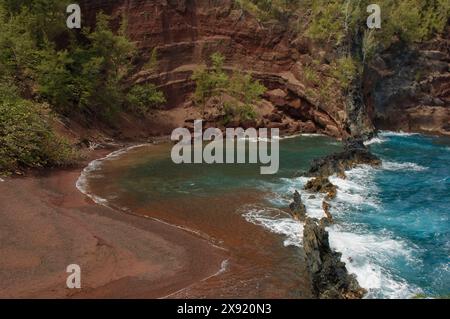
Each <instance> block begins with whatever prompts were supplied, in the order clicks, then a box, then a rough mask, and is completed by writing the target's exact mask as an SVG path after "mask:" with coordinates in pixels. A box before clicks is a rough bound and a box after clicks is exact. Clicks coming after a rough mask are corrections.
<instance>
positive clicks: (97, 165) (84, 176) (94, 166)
mask: <svg viewBox="0 0 450 319" xmlns="http://www.w3.org/2000/svg"><path fill="white" fill-rule="evenodd" d="M147 145H148V144H139V145H133V146H129V147H126V148H123V149H120V150H117V151H114V152H112V153H109V154H108V155H106V156H105V157H103V158H100V159H96V160H93V161H92V162H90V163H89V164H88V166H86V167H85V168H84V169H83V171H82V172H81V174H80V177H78V180H77V182H76V183H75V185H76V187H77V189H78V190H79V191H80V192H81V193H83V194H85V195H86V196H88V197H89V198H91V199H92V200H93V201H94V202H95V203H97V204H99V205H107V203H108V200H107V199H106V198H101V197H99V196H96V195H94V194H92V193H91V192H90V190H89V183H88V178H95V177H101V175H95V174H94V172H96V171H98V170H100V169H101V167H102V165H103V163H104V162H105V161H108V160H112V159H116V158H118V157H120V156H121V155H123V154H125V153H127V152H128V151H130V150H132V149H135V148H139V147H143V146H147Z"/></svg>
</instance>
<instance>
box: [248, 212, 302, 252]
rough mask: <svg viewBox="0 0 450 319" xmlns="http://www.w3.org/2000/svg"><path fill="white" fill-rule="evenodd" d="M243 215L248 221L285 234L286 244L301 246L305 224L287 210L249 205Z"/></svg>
mask: <svg viewBox="0 0 450 319" xmlns="http://www.w3.org/2000/svg"><path fill="white" fill-rule="evenodd" d="M244 211H245V213H244V214H243V217H244V218H245V220H246V221H248V222H250V223H252V224H255V225H260V226H262V227H264V228H266V229H267V230H269V231H271V232H273V233H275V234H279V235H283V236H284V237H285V240H284V245H285V246H296V247H301V245H302V240H303V224H302V223H300V222H298V221H296V220H294V219H292V218H291V217H290V216H288V215H287V214H286V213H285V212H283V211H281V210H278V209H274V208H262V207H247V208H244Z"/></svg>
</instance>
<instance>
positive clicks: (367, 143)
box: [364, 137, 386, 145]
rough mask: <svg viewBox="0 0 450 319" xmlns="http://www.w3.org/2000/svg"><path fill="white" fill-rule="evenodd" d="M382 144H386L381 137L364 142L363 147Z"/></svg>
mask: <svg viewBox="0 0 450 319" xmlns="http://www.w3.org/2000/svg"><path fill="white" fill-rule="evenodd" d="M384 142H386V139H384V138H382V137H374V138H372V139H370V140H368V141H365V142H364V145H372V144H381V143H384Z"/></svg>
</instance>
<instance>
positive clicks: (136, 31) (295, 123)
mask: <svg viewBox="0 0 450 319" xmlns="http://www.w3.org/2000/svg"><path fill="white" fill-rule="evenodd" d="M99 10H103V11H104V12H105V13H108V14H111V15H112V16H113V17H114V18H116V21H118V20H119V19H120V17H121V16H125V17H126V18H127V20H128V29H127V33H128V36H129V37H130V38H131V39H132V40H133V41H135V43H136V44H137V47H138V48H139V49H140V51H141V57H142V61H141V62H142V64H144V63H145V62H147V61H148V60H149V58H150V55H151V52H152V50H153V49H154V48H156V50H157V54H158V72H157V74H155V73H154V72H152V73H148V72H145V71H141V72H138V73H137V74H136V75H135V78H134V80H135V81H136V82H145V81H152V82H154V83H157V84H158V85H159V86H160V88H161V89H162V90H163V91H164V92H165V93H166V97H167V99H168V104H167V109H169V110H175V109H177V108H180V107H181V106H182V105H183V103H184V102H185V101H186V98H187V96H188V94H190V93H192V91H193V90H194V88H195V86H194V83H193V82H192V81H191V80H190V78H191V75H192V71H193V70H195V69H196V68H197V67H199V66H200V65H202V64H204V63H205V62H206V61H208V59H209V57H210V56H211V54H212V53H214V52H221V53H222V54H223V55H224V56H225V57H226V66H227V68H229V69H230V70H232V69H237V70H241V71H246V72H251V73H252V74H253V75H254V77H255V78H258V79H260V80H261V82H263V83H264V84H265V86H266V87H267V88H268V89H269V92H268V94H267V96H266V99H267V102H269V103H271V107H270V108H269V109H270V110H269V111H270V114H267V111H265V114H264V115H265V124H266V125H268V126H269V127H270V126H271V125H272V126H274V123H273V121H271V120H270V118H278V117H281V118H282V119H281V122H280V123H278V124H277V126H278V127H280V128H281V129H282V131H283V130H284V131H285V132H301V131H304V132H321V133H326V134H328V135H332V136H337V137H340V136H343V135H347V132H346V130H345V120H346V115H345V111H344V105H343V97H342V96H341V94H340V93H339V92H340V90H339V88H336V89H335V90H334V93H332V95H333V101H330V102H328V103H324V102H320V101H318V98H317V96H314V95H312V94H311V93H310V92H308V90H307V85H306V84H305V82H304V80H303V77H304V76H303V70H304V67H305V65H307V64H308V63H311V61H312V60H313V58H314V59H322V58H323V52H320V50H317V51H316V50H314V49H313V48H312V47H311V46H310V45H308V42H307V41H305V40H304V39H298V38H295V35H294V34H293V33H291V32H289V31H288V28H286V27H284V26H282V25H280V24H272V25H269V26H267V25H266V26H263V25H262V24H260V23H259V22H258V21H257V20H256V19H255V18H253V17H252V16H250V15H249V14H247V13H246V12H244V11H243V10H241V9H240V8H238V7H237V6H235V5H234V1H232V0H221V1H208V0H167V1H164V0H153V1H150V0H128V1H126V0H117V1H112V0H97V1H84V4H82V12H83V17H84V19H85V22H86V23H88V24H92V22H93V21H94V18H95V14H96V13H97V12H98V11H99ZM280 90H281V91H282V94H280ZM274 95H276V96H274Z"/></svg>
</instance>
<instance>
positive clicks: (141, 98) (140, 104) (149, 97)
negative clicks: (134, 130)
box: [127, 83, 166, 115]
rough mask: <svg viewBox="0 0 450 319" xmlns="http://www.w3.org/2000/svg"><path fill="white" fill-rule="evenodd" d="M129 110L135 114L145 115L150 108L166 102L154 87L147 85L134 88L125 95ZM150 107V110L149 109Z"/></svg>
mask: <svg viewBox="0 0 450 319" xmlns="http://www.w3.org/2000/svg"><path fill="white" fill-rule="evenodd" d="M127 101H128V103H129V109H130V110H131V111H133V112H135V113H136V114H141V115H147V113H148V112H149V109H150V108H154V107H157V106H159V105H161V104H163V103H165V102H166V98H165V97H164V94H163V93H162V92H161V91H158V90H157V88H156V86H155V85H153V84H151V83H148V84H143V85H136V86H134V87H133V88H132V89H131V90H130V92H128V94H127ZM149 107H150V108H149Z"/></svg>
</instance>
